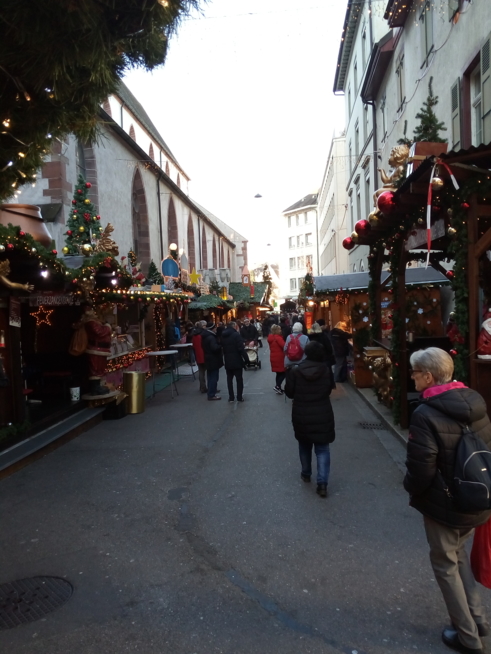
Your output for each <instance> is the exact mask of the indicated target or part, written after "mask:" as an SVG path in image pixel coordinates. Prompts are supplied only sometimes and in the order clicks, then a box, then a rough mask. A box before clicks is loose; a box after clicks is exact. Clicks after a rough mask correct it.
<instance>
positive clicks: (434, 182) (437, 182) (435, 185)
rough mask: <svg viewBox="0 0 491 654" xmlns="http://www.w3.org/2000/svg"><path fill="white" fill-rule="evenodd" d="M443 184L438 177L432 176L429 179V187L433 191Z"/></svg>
mask: <svg viewBox="0 0 491 654" xmlns="http://www.w3.org/2000/svg"><path fill="white" fill-rule="evenodd" d="M444 184H445V182H444V181H443V179H441V178H440V177H433V179H432V180H431V188H432V189H433V190H434V191H437V190H438V189H441V188H442V186H443V185H444Z"/></svg>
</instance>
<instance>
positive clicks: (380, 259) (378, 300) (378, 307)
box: [372, 248, 384, 340]
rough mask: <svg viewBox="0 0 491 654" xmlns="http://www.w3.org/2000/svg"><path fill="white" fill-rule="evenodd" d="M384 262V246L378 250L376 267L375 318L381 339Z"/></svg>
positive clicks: (376, 336)
mask: <svg viewBox="0 0 491 654" xmlns="http://www.w3.org/2000/svg"><path fill="white" fill-rule="evenodd" d="M383 263H384V250H383V248H382V249H381V250H380V251H379V252H377V265H376V267H375V279H374V281H375V283H376V284H377V291H376V296H375V318H376V320H377V324H378V332H377V333H376V334H375V338H376V339H377V340H379V339H380V338H382V286H381V281H382V265H383ZM372 319H373V318H372Z"/></svg>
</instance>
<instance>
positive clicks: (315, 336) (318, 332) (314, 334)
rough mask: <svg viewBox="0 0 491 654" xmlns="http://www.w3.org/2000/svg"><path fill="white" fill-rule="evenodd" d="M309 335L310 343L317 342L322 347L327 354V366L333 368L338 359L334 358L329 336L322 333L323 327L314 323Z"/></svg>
mask: <svg viewBox="0 0 491 654" xmlns="http://www.w3.org/2000/svg"><path fill="white" fill-rule="evenodd" d="M307 335H308V337H309V340H310V341H316V342H317V343H320V344H321V345H322V347H323V348H324V351H325V353H326V361H327V365H328V366H333V365H334V364H335V363H336V359H335V358H334V354H333V351H332V345H331V341H330V340H329V338H328V336H327V334H326V333H325V332H323V331H322V327H321V326H320V325H319V324H318V323H316V322H314V324H313V325H312V327H311V328H310V329H309V331H308V334H307Z"/></svg>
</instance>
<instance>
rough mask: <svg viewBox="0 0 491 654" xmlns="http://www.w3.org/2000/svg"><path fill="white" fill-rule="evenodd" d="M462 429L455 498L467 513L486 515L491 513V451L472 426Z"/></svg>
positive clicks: (457, 459) (457, 452)
mask: <svg viewBox="0 0 491 654" xmlns="http://www.w3.org/2000/svg"><path fill="white" fill-rule="evenodd" d="M461 426H462V436H461V437H460V440H459V442H458V444H457V450H456V455H455V468H454V482H453V494H452V496H453V498H454V499H455V501H456V502H457V504H458V505H459V507H460V508H461V509H462V511H464V512H469V513H475V512H478V511H486V510H487V509H491V451H490V450H489V448H488V446H487V445H486V444H485V443H484V441H483V440H482V439H481V438H479V436H478V435H477V434H476V433H475V432H473V431H472V429H471V428H470V427H469V425H461Z"/></svg>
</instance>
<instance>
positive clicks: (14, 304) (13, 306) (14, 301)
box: [9, 297, 21, 327]
mask: <svg viewBox="0 0 491 654" xmlns="http://www.w3.org/2000/svg"><path fill="white" fill-rule="evenodd" d="M9 325H10V326H11V327H20V325H21V323H20V300H19V298H18V297H11V298H10V303H9Z"/></svg>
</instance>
